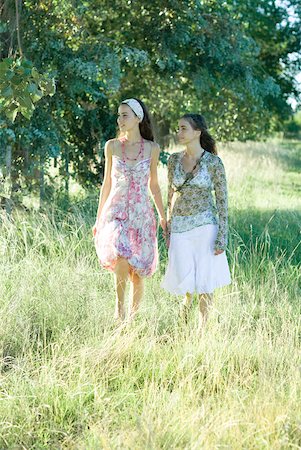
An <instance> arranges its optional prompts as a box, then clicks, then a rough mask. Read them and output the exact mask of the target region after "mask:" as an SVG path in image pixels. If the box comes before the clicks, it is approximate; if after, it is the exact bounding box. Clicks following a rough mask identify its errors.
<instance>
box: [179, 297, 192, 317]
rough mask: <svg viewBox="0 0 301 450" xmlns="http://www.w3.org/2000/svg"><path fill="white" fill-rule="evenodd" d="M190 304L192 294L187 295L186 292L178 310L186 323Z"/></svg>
mask: <svg viewBox="0 0 301 450" xmlns="http://www.w3.org/2000/svg"><path fill="white" fill-rule="evenodd" d="M191 302H192V294H189V292H187V293H186V295H185V297H184V299H183V302H182V304H181V309H180V316H181V318H182V319H183V320H184V321H185V322H186V323H187V321H188V312H189V309H190V307H191Z"/></svg>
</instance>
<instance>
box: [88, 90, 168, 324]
mask: <svg viewBox="0 0 301 450" xmlns="http://www.w3.org/2000/svg"><path fill="white" fill-rule="evenodd" d="M117 123H118V126H119V129H120V137H119V138H116V139H111V140H109V141H108V142H107V143H106V145H105V161H106V162H105V174H104V181H103V185H102V188H101V192H100V198H99V205H98V211H97V218H96V223H95V225H94V227H93V235H94V237H95V247H96V252H97V255H98V258H99V261H100V264H101V265H102V266H103V267H104V268H106V269H108V270H111V271H112V272H114V275H115V287H116V309H115V318H116V319H118V320H123V319H124V318H125V310H124V295H125V288H126V282H127V279H128V278H130V281H131V284H132V289H131V301H130V313H129V315H130V317H132V316H133V315H134V314H135V313H136V312H137V309H138V307H139V304H140V301H141V299H142V296H143V287H144V285H143V278H144V277H147V276H150V275H152V274H153V273H154V271H155V270H156V265H157V258H158V250H157V237H156V235H157V233H156V231H157V227H156V220H155V215H154V211H153V208H152V205H151V202H150V199H149V195H148V187H149V188H150V191H151V193H152V196H153V199H154V202H155V206H156V209H157V212H158V215H159V221H160V225H161V227H162V228H163V230H164V231H165V227H166V220H165V214H164V208H163V204H162V196H161V191H160V188H159V184H158V178H157V164H158V159H159V153H160V149H159V147H158V145H157V144H156V143H155V142H154V137H153V130H152V127H151V122H150V117H149V113H148V111H147V109H146V107H145V105H144V103H143V102H142V101H141V100H138V99H135V98H131V99H128V100H124V101H123V102H122V103H121V104H120V106H119V108H118V119H117Z"/></svg>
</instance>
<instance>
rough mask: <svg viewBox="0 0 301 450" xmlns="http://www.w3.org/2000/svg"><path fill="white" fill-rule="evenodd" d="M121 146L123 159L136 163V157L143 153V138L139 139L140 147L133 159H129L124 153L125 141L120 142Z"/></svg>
mask: <svg viewBox="0 0 301 450" xmlns="http://www.w3.org/2000/svg"><path fill="white" fill-rule="evenodd" d="M121 146H122V154H123V159H124V160H125V159H127V160H128V161H137V159H138V157H139V156H140V155H141V154H142V153H143V149H144V141H143V138H142V137H141V141H140V147H139V152H138V154H137V156H136V157H135V158H130V157H129V156H128V155H127V154H126V151H125V139H123V140H122V141H121Z"/></svg>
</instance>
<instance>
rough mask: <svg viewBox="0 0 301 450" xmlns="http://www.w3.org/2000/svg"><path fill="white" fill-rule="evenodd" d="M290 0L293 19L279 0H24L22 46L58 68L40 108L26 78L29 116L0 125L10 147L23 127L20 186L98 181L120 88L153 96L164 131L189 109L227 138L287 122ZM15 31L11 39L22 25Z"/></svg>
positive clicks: (294, 42) (294, 48) (15, 153)
mask: <svg viewBox="0 0 301 450" xmlns="http://www.w3.org/2000/svg"><path fill="white" fill-rule="evenodd" d="M7 4H8V5H11V7H10V8H11V14H10V15H8V13H7V17H9V20H6V21H2V23H0V24H2V28H1V26H0V34H1V33H2V34H3V36H6V38H7V40H9V39H8V38H9V36H8V35H7V33H8V28H9V26H8V23H12V19H11V17H12V15H13V13H14V5H13V2H7ZM285 5H286V6H287V8H291V11H292V10H293V12H294V14H295V20H294V21H291V20H290V18H289V16H288V12H287V11H288V9H287V8H285V7H284V6H283V3H281V4H280V3H279V2H276V1H268V2H266V1H263V0H256V1H255V2H253V1H251V0H248V1H238V0H229V1H227V2H220V1H217V0H204V1H202V2H193V1H191V0H185V1H177V0H168V1H166V2H163V3H162V1H159V0H154V1H152V2H149V1H147V0H142V1H139V2H133V1H128V0H120V1H119V2H118V6H117V5H116V4H115V2H112V1H109V0H91V1H89V2H87V1H79V0H73V1H71V0H62V1H60V2H58V1H57V0H50V1H47V2H46V1H45V0H40V1H39V2H36V1H34V0H26V1H24V5H23V9H22V13H21V16H20V33H21V38H22V39H21V41H22V47H23V51H24V54H26V59H27V60H30V61H32V64H33V65H34V67H36V69H37V71H38V72H39V73H48V74H49V76H50V77H51V78H55V80H56V86H57V89H56V93H55V94H54V95H53V96H52V97H43V98H42V99H41V100H40V101H39V103H37V106H36V108H35V110H34V111H33V110H32V106H31V105H32V104H33V98H34V95H35V94H37V92H39V91H41V89H40V87H38V86H37V85H36V86H37V88H33V87H32V90H33V91H34V92H33V93H32V92H29V91H28V87H27V88H26V89H27V96H26V99H27V100H26V103H24V102H23V106H22V108H21V104H18V109H19V108H20V111H21V112H22V110H23V111H24V112H25V109H24V108H25V106H24V105H25V104H27V106H28V107H29V110H30V113H29V112H28V110H27V109H26V113H25V114H26V115H27V117H29V115H30V114H32V117H31V122H30V125H29V124H28V123H26V122H25V121H24V120H23V118H22V117H19V116H17V118H16V120H15V122H14V124H13V125H11V123H9V122H7V123H6V129H5V131H4V129H3V128H0V143H1V148H2V149H5V148H6V147H7V145H8V142H9V141H8V139H9V138H10V137H9V136H10V135H12V134H13V135H14V136H15V138H14V141H13V145H12V161H13V167H14V168H15V169H14V173H15V177H16V178H19V180H18V185H19V186H22V192H24V193H26V192H27V190H37V189H39V186H40V184H41V182H42V183H44V184H45V189H46V190H47V184H48V185H49V189H48V191H47V192H48V193H49V194H50V193H51V189H50V187H51V186H52V190H53V189H54V187H56V188H62V189H65V190H66V191H67V192H68V186H69V181H68V180H69V179H70V177H72V178H74V179H75V180H76V181H78V182H80V184H81V185H82V186H84V187H86V188H94V187H95V185H97V184H99V183H100V182H101V179H102V156H103V153H102V149H103V145H104V142H105V141H106V140H107V139H108V138H112V137H113V136H115V133H116V122H115V120H116V115H115V112H116V109H117V106H118V103H119V102H120V100H121V99H122V98H124V97H129V96H137V97H141V98H142V99H143V100H144V101H145V102H146V104H147V105H148V107H149V109H150V111H151V113H152V114H153V117H154V121H155V124H156V127H157V130H158V137H159V139H160V138H161V139H160V140H161V142H163V141H162V136H164V135H168V136H169V137H170V135H172V134H173V132H174V130H175V127H176V126H177V119H178V117H179V116H180V115H181V114H182V113H184V112H187V111H196V112H202V113H204V115H205V117H206V118H207V121H208V123H209V125H210V128H211V130H212V132H213V134H214V135H215V137H216V138H217V139H222V140H227V141H229V140H235V139H243V140H245V139H251V138H254V137H258V136H262V135H266V134H267V133H269V132H270V131H271V130H273V129H277V128H279V127H280V124H281V123H282V122H283V121H284V120H285V119H287V118H288V117H289V115H290V114H291V109H290V106H289V105H288V104H287V99H288V96H291V95H293V96H295V97H296V99H297V100H298V95H299V94H298V90H297V86H296V84H295V81H294V75H295V72H296V70H298V68H300V56H299V53H298V52H299V50H300V39H301V37H300V29H301V27H300V17H301V13H300V6H299V4H298V2H297V1H293V0H292V1H287V2H285ZM11 36H12V37H11V39H10V41H12V42H15V31H11ZM7 52H8V50H7ZM8 53H9V52H8ZM2 54H3V51H2ZM292 55H293V57H292ZM6 56H8V54H7V55H6ZM14 61H15V60H14ZM24 61H25V60H24ZM15 64H16V62H15ZM22 70H23V69H22ZM28 70H29V69H28ZM31 75H32V72H31ZM29 85H30V83H29V84H28V86H29ZM11 89H12V88H11ZM4 92H5V93H7V91H4ZM11 93H12V91H11V90H10V89H9V90H8V94H11ZM37 96H39V93H38V94H37ZM29 100H30V101H29ZM15 103H16V105H17V103H18V101H15ZM21 109H22V110H21ZM14 111H15V109H14ZM11 114H12V113H11ZM14 114H15V113H14ZM11 118H13V115H12V116H11ZM2 119H3V120H4V117H2ZM10 142H11V141H10ZM165 160H166V154H164V153H163V154H162V161H165ZM53 161H54V164H55V165H56V164H58V166H59V175H56V179H55V180H54V179H53V177H52V175H51V172H50V171H49V168H50V166H51V165H52V162H53ZM41 173H42V176H41ZM44 175H45V176H44ZM41 180H42V181H41ZM45 189H42V190H41V189H40V194H41V193H42V192H43V191H45Z"/></svg>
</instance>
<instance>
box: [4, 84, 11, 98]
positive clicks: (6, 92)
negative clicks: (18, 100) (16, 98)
mask: <svg viewBox="0 0 301 450" xmlns="http://www.w3.org/2000/svg"><path fill="white" fill-rule="evenodd" d="M13 95H14V91H13V89H12V88H11V86H7V87H6V88H5V89H3V91H2V96H3V97H5V98H9V97H13Z"/></svg>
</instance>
